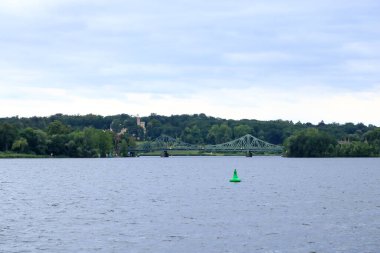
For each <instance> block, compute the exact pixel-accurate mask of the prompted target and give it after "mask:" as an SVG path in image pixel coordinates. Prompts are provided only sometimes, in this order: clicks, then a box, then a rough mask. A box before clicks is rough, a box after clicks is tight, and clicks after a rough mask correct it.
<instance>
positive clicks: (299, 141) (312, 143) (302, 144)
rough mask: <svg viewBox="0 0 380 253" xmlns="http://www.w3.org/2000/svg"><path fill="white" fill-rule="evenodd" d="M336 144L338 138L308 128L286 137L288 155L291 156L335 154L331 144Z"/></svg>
mask: <svg viewBox="0 0 380 253" xmlns="http://www.w3.org/2000/svg"><path fill="white" fill-rule="evenodd" d="M336 144H337V142H336V140H335V139H334V138H333V137H331V136H330V135H328V134H327V133H324V132H321V131H319V130H318V129H315V128H308V129H306V130H302V131H300V132H298V133H296V134H294V135H292V136H290V137H289V138H288V139H286V141H285V148H286V155H287V156H290V157H325V156H333V155H334V154H333V153H331V152H332V150H331V145H333V146H335V145H336Z"/></svg>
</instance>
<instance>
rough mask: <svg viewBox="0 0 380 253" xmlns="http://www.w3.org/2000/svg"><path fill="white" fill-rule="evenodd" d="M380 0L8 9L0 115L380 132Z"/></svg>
mask: <svg viewBox="0 0 380 253" xmlns="http://www.w3.org/2000/svg"><path fill="white" fill-rule="evenodd" d="M379 13H380V1H379V0H361V1H354V0H352V1H351V0H334V1H331V0H308V1H305V0H271V1H267V0H202V1H201V0H161V1H158V0H107V1H105V0H1V1H0V117H5V116H14V115H19V116H34V115H37V116H45V115H51V114H55V113H64V114H87V113H94V114H102V115H113V114H119V113H127V114H131V115H136V114H140V115H143V116H146V115H149V114H151V113H157V114H163V115H171V114H193V113H206V114H207V115H211V116H217V117H222V118H233V119H241V118H249V119H259V120H275V119H284V120H293V121H295V122H297V121H301V122H312V123H318V122H320V121H321V120H324V121H325V122H328V123H330V122H339V123H345V122H354V123H358V122H363V123H365V124H375V125H378V126H380V15H379Z"/></svg>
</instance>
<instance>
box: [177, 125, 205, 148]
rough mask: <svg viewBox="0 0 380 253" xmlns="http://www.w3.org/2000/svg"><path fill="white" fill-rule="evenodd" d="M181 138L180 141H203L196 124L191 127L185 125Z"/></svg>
mask: <svg viewBox="0 0 380 253" xmlns="http://www.w3.org/2000/svg"><path fill="white" fill-rule="evenodd" d="M181 139H182V141H184V142H187V143H190V144H201V143H203V139H202V133H201V130H200V129H199V127H198V126H196V125H194V126H192V127H186V128H185V130H184V131H183V133H182V135H181Z"/></svg>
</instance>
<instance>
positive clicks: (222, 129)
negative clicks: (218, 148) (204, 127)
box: [207, 123, 232, 144]
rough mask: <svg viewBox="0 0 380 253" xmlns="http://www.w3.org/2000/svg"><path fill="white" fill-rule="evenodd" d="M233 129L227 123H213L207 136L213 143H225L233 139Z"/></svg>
mask: <svg viewBox="0 0 380 253" xmlns="http://www.w3.org/2000/svg"><path fill="white" fill-rule="evenodd" d="M231 137H232V130H231V128H230V127H229V126H228V125H227V124H225V123H224V124H221V125H213V126H212V127H211V129H210V130H209V132H208V135H207V138H208V139H209V141H210V142H211V143H213V144H217V143H224V142H228V141H230V140H231Z"/></svg>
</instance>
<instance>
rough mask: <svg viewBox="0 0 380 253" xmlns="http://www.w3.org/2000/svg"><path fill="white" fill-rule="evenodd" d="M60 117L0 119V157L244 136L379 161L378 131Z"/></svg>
mask: <svg viewBox="0 0 380 253" xmlns="http://www.w3.org/2000/svg"><path fill="white" fill-rule="evenodd" d="M141 121H143V122H145V126H146V128H145V129H144V128H143V127H141V126H139V125H137V123H136V117H134V116H130V115H127V114H121V115H114V116H106V117H104V116H99V115H92V114H89V115H84V116H79V115H62V114H56V115H53V116H50V117H31V118H19V117H11V118H1V119H0V152H14V153H19V154H21V153H23V154H32V155H49V156H51V155H52V156H62V157H105V156H115V155H117V156H127V155H128V148H129V147H131V146H134V145H136V141H148V140H154V139H156V138H157V137H159V136H160V135H163V134H164V135H169V136H171V137H174V138H177V139H180V140H182V141H184V142H187V143H191V144H218V143H224V142H227V141H231V140H233V139H236V138H239V137H241V136H243V135H245V134H252V135H254V136H256V137H257V138H259V139H262V140H264V141H267V142H270V143H273V144H277V145H285V147H286V152H285V155H288V156H295V157H320V156H379V153H380V130H379V128H376V127H375V126H373V125H369V126H366V125H364V124H361V123H359V124H353V123H346V124H337V123H333V124H325V123H324V122H323V121H322V122H321V123H319V124H318V125H313V124H311V123H304V124H303V123H300V122H297V123H293V122H292V121H284V120H274V121H259V120H248V119H242V120H227V119H221V118H214V117H208V116H206V115H205V114H195V115H172V116H160V115H156V114H151V115H150V116H147V117H142V118H141Z"/></svg>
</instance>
